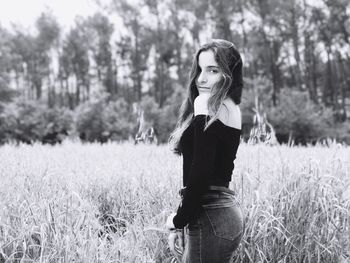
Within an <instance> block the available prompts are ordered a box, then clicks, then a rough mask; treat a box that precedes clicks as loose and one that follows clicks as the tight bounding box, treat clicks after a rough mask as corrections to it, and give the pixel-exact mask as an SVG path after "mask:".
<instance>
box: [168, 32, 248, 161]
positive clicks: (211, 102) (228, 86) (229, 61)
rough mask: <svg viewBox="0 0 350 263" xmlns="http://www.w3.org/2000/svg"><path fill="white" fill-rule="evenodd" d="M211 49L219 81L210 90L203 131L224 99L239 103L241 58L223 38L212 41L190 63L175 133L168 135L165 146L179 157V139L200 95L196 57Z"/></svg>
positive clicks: (216, 113)
mask: <svg viewBox="0 0 350 263" xmlns="http://www.w3.org/2000/svg"><path fill="white" fill-rule="evenodd" d="M207 50H211V51H213V53H214V58H215V61H216V63H217V64H218V66H219V68H220V70H221V73H222V78H221V80H220V81H219V82H218V83H217V84H216V85H215V86H214V87H213V88H212V90H211V94H210V97H209V99H208V109H209V115H210V117H211V118H210V120H209V121H207V122H206V125H205V127H204V130H206V129H207V128H208V127H209V126H210V125H211V124H212V123H213V122H214V121H215V120H216V119H217V118H218V112H219V108H220V107H221V106H222V105H223V104H222V102H223V100H224V99H226V98H227V97H229V98H231V99H232V100H233V101H234V102H235V103H236V104H240V102H241V96H242V88H243V74H242V66H243V65H242V58H241V55H240V54H239V52H238V51H237V49H236V47H235V45H234V44H233V43H231V42H229V41H226V40H223V39H213V40H212V41H210V42H209V43H207V44H204V45H203V46H201V47H200V48H199V49H198V50H197V52H196V54H195V56H194V58H193V62H192V68H191V73H190V78H189V85H188V89H187V96H186V99H185V100H184V101H183V103H182V105H181V108H180V110H179V118H178V121H177V124H176V127H175V129H174V131H173V132H172V133H171V134H170V137H169V140H168V143H169V144H170V145H171V147H172V151H173V152H174V153H176V154H178V155H181V154H182V149H181V145H180V143H179V142H180V139H181V136H182V134H183V132H184V131H185V130H186V129H187V127H188V126H189V125H190V123H191V121H192V120H193V117H194V100H195V98H196V97H197V96H198V95H199V93H198V89H197V85H196V79H197V77H198V75H199V73H200V67H199V66H198V57H199V54H200V53H201V52H203V51H207Z"/></svg>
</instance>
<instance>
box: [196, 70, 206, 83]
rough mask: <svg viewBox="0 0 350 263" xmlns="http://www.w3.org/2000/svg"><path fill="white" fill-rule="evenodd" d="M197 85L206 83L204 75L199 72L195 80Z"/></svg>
mask: <svg viewBox="0 0 350 263" xmlns="http://www.w3.org/2000/svg"><path fill="white" fill-rule="evenodd" d="M197 82H198V84H204V83H206V82H207V80H206V77H205V75H204V74H203V72H201V73H200V74H199V76H198V78H197Z"/></svg>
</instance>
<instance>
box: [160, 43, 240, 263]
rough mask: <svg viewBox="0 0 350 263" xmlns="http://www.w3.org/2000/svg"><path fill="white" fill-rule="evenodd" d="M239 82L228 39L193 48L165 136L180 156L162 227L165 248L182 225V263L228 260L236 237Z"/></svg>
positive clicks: (237, 57)
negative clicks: (173, 207)
mask: <svg viewBox="0 0 350 263" xmlns="http://www.w3.org/2000/svg"><path fill="white" fill-rule="evenodd" d="M242 86H243V80H242V59H241V56H240V54H239V52H238V51H237V49H236V48H235V46H234V44H232V43H231V42H229V41H226V40H220V39H214V40H212V41H211V42H210V43H207V44H205V45H203V46H201V47H200V48H199V50H198V51H197V53H196V54H195V57H194V60H193V64H192V70H191V74H190V83H189V87H188V96H187V98H186V100H185V101H184V103H183V105H182V106H181V109H180V116H179V119H178V123H177V125H176V128H175V130H174V131H173V132H172V134H171V136H170V139H169V143H170V144H172V145H173V146H174V152H175V153H176V154H179V155H181V154H182V156H183V186H184V188H183V189H181V190H180V195H181V198H182V201H181V203H180V205H179V207H178V209H177V212H176V213H172V214H171V215H170V216H169V217H168V219H167V222H166V227H167V228H168V229H169V230H170V231H171V233H170V235H169V245H170V248H171V249H174V245H175V243H176V241H177V239H178V238H180V239H181V233H182V231H181V230H182V229H184V232H185V234H186V238H185V240H186V242H185V251H184V253H183V256H182V261H183V262H186V263H197V262H201V263H205V262H208V263H215V262H217V263H225V262H230V259H231V258H232V255H233V252H234V251H235V250H236V249H237V247H238V245H239V243H240V241H241V239H242V235H243V219H242V211H241V208H240V205H239V203H238V201H237V199H236V197H235V194H234V192H233V191H232V190H230V189H229V183H230V181H231V175H232V171H233V169H234V164H233V161H234V160H235V158H236V152H237V148H238V145H239V142H240V135H241V112H240V109H239V106H238V105H239V103H240V101H241V95H242Z"/></svg>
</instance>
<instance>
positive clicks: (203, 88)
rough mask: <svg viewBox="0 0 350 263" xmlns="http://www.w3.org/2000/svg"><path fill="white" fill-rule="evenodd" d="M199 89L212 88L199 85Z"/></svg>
mask: <svg viewBox="0 0 350 263" xmlns="http://www.w3.org/2000/svg"><path fill="white" fill-rule="evenodd" d="M198 88H199V89H210V88H208V87H201V86H198Z"/></svg>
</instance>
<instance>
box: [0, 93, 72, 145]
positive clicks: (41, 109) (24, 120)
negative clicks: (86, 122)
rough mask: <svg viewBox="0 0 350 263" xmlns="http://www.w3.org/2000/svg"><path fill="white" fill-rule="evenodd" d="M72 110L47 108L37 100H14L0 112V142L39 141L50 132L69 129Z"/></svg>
mask: <svg viewBox="0 0 350 263" xmlns="http://www.w3.org/2000/svg"><path fill="white" fill-rule="evenodd" d="M72 121H73V118H72V112H71V111H70V110H68V109H66V108H48V107H47V106H46V104H44V103H42V102H41V103H40V102H38V101H33V100H32V101H23V100H15V101H14V102H12V103H9V104H6V105H5V106H4V109H3V111H2V112H1V114H0V143H4V142H7V141H12V140H17V141H22V142H27V143H29V142H32V141H40V140H41V139H42V138H43V136H45V135H46V134H47V133H50V132H54V131H56V132H59V131H62V130H66V131H69V130H71V126H72Z"/></svg>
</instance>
